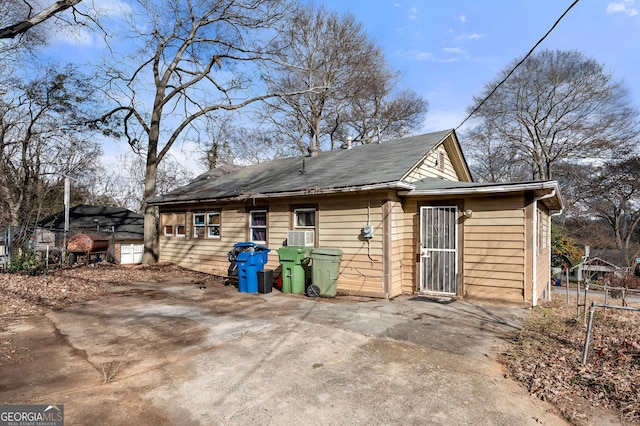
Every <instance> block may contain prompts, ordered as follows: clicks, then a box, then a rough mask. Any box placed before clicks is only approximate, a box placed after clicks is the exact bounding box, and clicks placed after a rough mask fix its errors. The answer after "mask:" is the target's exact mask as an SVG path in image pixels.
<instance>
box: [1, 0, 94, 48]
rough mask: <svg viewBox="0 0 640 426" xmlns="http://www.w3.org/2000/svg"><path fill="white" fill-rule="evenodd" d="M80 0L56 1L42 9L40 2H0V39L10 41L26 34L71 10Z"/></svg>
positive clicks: (25, 0) (26, 0)
mask: <svg viewBox="0 0 640 426" xmlns="http://www.w3.org/2000/svg"><path fill="white" fill-rule="evenodd" d="M81 1H82V0H57V1H56V2H55V3H52V4H50V5H48V6H45V7H44V8H42V7H41V3H40V2H36V1H29V0H20V1H17V0H1V1H0V5H2V10H3V11H5V10H6V11H8V13H7V14H4V13H3V15H4V16H3V17H2V18H0V19H1V20H0V39H8V38H9V39H11V38H15V37H16V36H18V35H21V34H24V33H26V32H27V31H28V30H30V29H31V28H33V27H35V26H36V25H39V24H41V23H43V22H45V21H46V20H48V19H50V18H52V17H53V16H56V15H59V14H60V13H61V12H63V11H65V10H67V9H70V8H73V7H74V6H75V5H77V4H78V3H80V2H81Z"/></svg>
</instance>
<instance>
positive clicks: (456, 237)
mask: <svg viewBox="0 0 640 426" xmlns="http://www.w3.org/2000/svg"><path fill="white" fill-rule="evenodd" d="M436 209H447V210H449V211H451V210H452V212H451V213H452V214H453V218H450V224H451V225H452V226H453V227H454V229H453V235H452V236H450V238H449V242H451V243H453V245H454V248H453V249H451V248H434V249H433V250H429V253H427V252H425V247H424V243H425V242H424V241H422V236H423V235H424V226H425V218H426V214H427V212H429V211H434V210H436ZM460 209H461V208H460V205H459V204H458V203H455V202H454V203H439V204H424V205H418V213H417V216H418V234H417V238H416V240H417V241H416V244H417V247H418V252H417V265H416V267H417V274H416V278H417V283H416V285H417V290H418V292H419V293H423V294H436V295H447V296H453V295H458V294H459V293H460V290H461V289H460V285H459V276H460V265H459V263H460V262H459V257H460V253H461V241H460V236H461V233H462V232H461V229H459V228H460V221H459V218H460ZM451 251H452V252H453V278H452V281H450V283H449V286H448V287H449V288H448V289H447V288H444V289H443V290H453V291H438V290H435V289H433V287H431V288H429V286H428V285H427V284H428V283H427V282H426V275H425V274H423V270H424V261H425V259H427V258H429V257H430V254H431V253H434V252H451ZM425 254H428V255H427V256H425ZM449 266H451V264H449ZM443 287H445V286H443ZM451 287H453V288H451Z"/></svg>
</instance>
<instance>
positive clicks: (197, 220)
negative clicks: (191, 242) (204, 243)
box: [193, 213, 205, 238]
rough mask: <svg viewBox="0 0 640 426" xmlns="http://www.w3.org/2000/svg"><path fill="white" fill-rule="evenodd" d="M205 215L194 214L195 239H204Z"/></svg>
mask: <svg viewBox="0 0 640 426" xmlns="http://www.w3.org/2000/svg"><path fill="white" fill-rule="evenodd" d="M204 217H205V214H204V213H194V214H193V237H194V238H204Z"/></svg>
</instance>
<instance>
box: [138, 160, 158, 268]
mask: <svg viewBox="0 0 640 426" xmlns="http://www.w3.org/2000/svg"><path fill="white" fill-rule="evenodd" d="M157 170H158V165H157V163H156V162H155V160H154V161H150V160H149V159H147V168H146V173H145V179H144V253H143V255H142V263H143V264H145V265H149V264H153V263H156V262H157V261H158V257H159V255H158V235H157V229H158V226H157V219H156V208H155V207H154V206H150V205H149V203H148V202H149V200H151V199H152V198H153V197H154V196H155V194H156V174H157Z"/></svg>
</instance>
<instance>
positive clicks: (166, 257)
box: [160, 206, 247, 275]
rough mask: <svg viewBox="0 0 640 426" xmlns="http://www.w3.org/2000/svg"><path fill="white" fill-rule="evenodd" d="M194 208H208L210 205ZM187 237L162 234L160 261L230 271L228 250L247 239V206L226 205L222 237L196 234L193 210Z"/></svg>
mask: <svg viewBox="0 0 640 426" xmlns="http://www.w3.org/2000/svg"><path fill="white" fill-rule="evenodd" d="M218 208H219V207H218ZM194 211H198V212H200V211H207V208H206V206H203V207H202V208H198V209H197V210H194ZM186 222H187V235H186V237H165V236H162V235H161V236H160V261H161V262H173V263H176V264H178V265H180V266H182V267H184V268H187V269H192V270H196V271H200V272H207V273H211V274H216V275H226V274H227V269H228V267H229V261H228V259H227V253H228V252H229V250H231V248H232V247H233V245H234V244H235V243H237V242H239V241H246V238H247V230H246V213H245V209H244V207H240V208H238V207H234V208H231V209H229V208H226V209H222V211H221V216H220V222H221V224H222V228H221V233H220V234H221V235H220V238H219V239H217V238H216V239H208V238H202V239H197V238H193V237H192V235H193V213H192V211H189V212H188V213H187V215H186Z"/></svg>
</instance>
